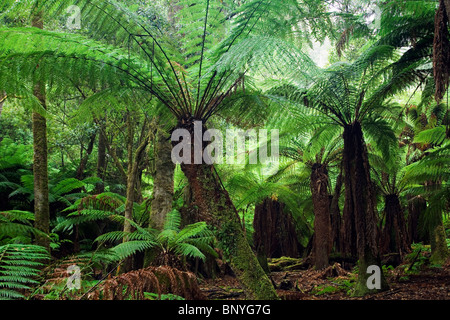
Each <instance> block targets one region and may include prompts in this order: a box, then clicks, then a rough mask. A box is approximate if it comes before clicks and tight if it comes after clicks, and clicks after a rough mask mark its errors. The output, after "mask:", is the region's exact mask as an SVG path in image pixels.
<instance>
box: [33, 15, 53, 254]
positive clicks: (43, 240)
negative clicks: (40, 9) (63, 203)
mask: <svg viewBox="0 0 450 320" xmlns="http://www.w3.org/2000/svg"><path fill="white" fill-rule="evenodd" d="M32 26H33V27H36V28H40V29H43V27H44V22H43V20H42V17H41V15H40V14H37V15H35V16H34V17H33V20H32ZM33 93H34V95H35V96H36V98H37V99H38V100H39V102H40V104H41V105H42V107H43V109H46V108H47V106H46V97H45V86H44V85H43V84H41V83H36V84H35V86H34V91H33ZM32 131H33V149H34V157H33V175H34V215H35V221H34V226H35V228H36V229H39V230H41V231H43V232H44V233H45V234H49V232H50V208H49V200H48V160H47V121H46V119H45V117H43V116H42V115H41V114H40V113H38V112H36V111H33V114H32ZM35 242H36V244H38V245H41V246H43V247H46V248H47V249H48V250H50V240H49V238H48V237H46V236H36V239H35Z"/></svg>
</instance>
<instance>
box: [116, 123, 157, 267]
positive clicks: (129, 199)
mask: <svg viewBox="0 0 450 320" xmlns="http://www.w3.org/2000/svg"><path fill="white" fill-rule="evenodd" d="M127 121H128V146H127V149H128V170H127V195H126V201H125V212H124V216H125V222H124V227H123V231H124V232H125V233H130V232H133V230H134V229H133V226H132V225H131V223H130V221H132V220H133V205H134V202H135V201H136V200H137V197H138V194H137V191H136V186H137V184H138V179H139V178H140V171H139V167H140V165H141V162H142V161H143V159H144V156H145V151H146V149H147V146H148V144H149V142H150V137H151V134H152V133H151V132H148V133H147V134H146V136H145V137H142V139H141V141H140V144H139V146H138V147H137V149H136V151H135V152H134V153H133V137H134V130H133V128H132V126H133V123H132V121H131V117H130V116H128V120H127ZM144 126H146V124H144ZM123 241H124V242H125V241H127V239H126V238H124V239H123ZM132 265H133V259H132V258H131V257H130V258H129V259H126V261H125V262H124V271H125V272H127V271H130V270H131V269H132Z"/></svg>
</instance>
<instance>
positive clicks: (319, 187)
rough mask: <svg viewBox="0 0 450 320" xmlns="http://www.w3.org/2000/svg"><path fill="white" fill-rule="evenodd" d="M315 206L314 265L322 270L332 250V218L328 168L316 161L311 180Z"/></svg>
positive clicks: (326, 264) (326, 265)
mask: <svg viewBox="0 0 450 320" xmlns="http://www.w3.org/2000/svg"><path fill="white" fill-rule="evenodd" d="M310 187H311V193H312V201H313V206H314V241H315V243H314V254H313V257H314V259H313V260H314V266H315V267H316V269H318V270H321V269H325V268H326V267H328V258H329V254H330V251H331V220H330V203H329V197H328V170H327V168H326V166H325V165H323V164H319V163H315V164H314V165H313V166H312V170H311V181H310Z"/></svg>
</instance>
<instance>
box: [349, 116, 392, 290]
mask: <svg viewBox="0 0 450 320" xmlns="http://www.w3.org/2000/svg"><path fill="white" fill-rule="evenodd" d="M344 174H345V197H346V199H345V208H344V213H345V212H346V213H347V215H346V216H345V217H344V219H345V218H348V217H352V218H353V219H354V220H350V221H348V220H345V223H346V224H347V225H348V224H353V226H352V228H354V230H355V231H356V251H357V255H358V260H359V274H358V282H357V284H356V290H355V294H356V295H360V296H362V295H365V294H367V293H370V292H372V291H373V290H376V289H372V290H370V289H369V288H368V286H367V279H368V277H369V274H368V273H367V270H368V267H369V266H371V265H376V266H378V267H379V268H380V270H381V260H380V256H379V252H378V244H377V224H376V213H375V198H374V192H373V190H372V189H373V187H372V183H371V180H370V171H369V161H368V156H367V149H366V147H365V144H364V138H363V133H362V129H361V124H360V123H359V122H354V123H352V124H349V125H346V126H345V127H344ZM349 211H351V212H349ZM380 276H381V278H380V282H381V290H386V289H387V288H388V286H387V282H386V279H385V277H384V274H383V272H381V275H380Z"/></svg>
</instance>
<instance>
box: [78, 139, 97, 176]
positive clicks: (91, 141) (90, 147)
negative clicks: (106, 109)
mask: <svg viewBox="0 0 450 320" xmlns="http://www.w3.org/2000/svg"><path fill="white" fill-rule="evenodd" d="M95 136H96V133H93V134H92V135H91V137H90V139H89V144H88V147H87V149H86V153H85V154H84V156H83V157H82V158H81V159H80V165H79V166H78V169H77V172H76V175H75V177H76V178H77V179H78V180H83V179H84V171H85V170H86V166H87V163H88V160H89V156H90V155H91V153H92V150H94V143H95Z"/></svg>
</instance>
